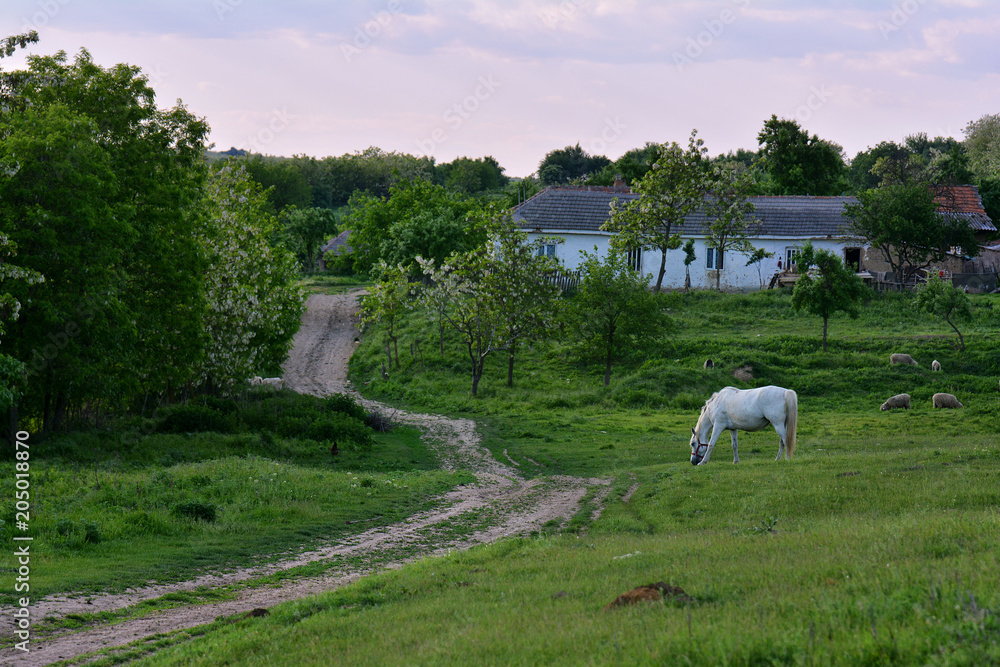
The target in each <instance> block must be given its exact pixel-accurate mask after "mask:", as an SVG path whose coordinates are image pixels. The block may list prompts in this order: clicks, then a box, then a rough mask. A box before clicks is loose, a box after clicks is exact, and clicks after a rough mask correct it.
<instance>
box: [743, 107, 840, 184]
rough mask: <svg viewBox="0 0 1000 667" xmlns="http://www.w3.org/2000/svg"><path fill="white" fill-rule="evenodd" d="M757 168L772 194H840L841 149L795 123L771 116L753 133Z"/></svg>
mask: <svg viewBox="0 0 1000 667" xmlns="http://www.w3.org/2000/svg"><path fill="white" fill-rule="evenodd" d="M757 143H758V145H759V146H761V166H762V168H763V169H764V171H765V172H766V173H767V174H768V175H769V177H770V179H771V188H772V192H771V193H770V194H776V195H806V194H809V195H820V196H828V195H837V194H840V193H841V192H843V191H844V189H845V187H846V182H845V180H844V176H845V171H846V166H845V165H844V158H843V149H842V148H841V147H840V146H838V145H837V144H834V143H832V142H830V141H826V140H823V139H820V138H819V137H818V136H816V135H815V134H814V135H812V136H809V133H808V132H806V131H805V130H803V129H802V128H801V127H799V124H798V122H796V121H794V120H790V119H778V117H777V116H771V118H770V120H767V121H765V122H764V128H763V129H762V130H761V131H760V132H759V133H758V134H757Z"/></svg>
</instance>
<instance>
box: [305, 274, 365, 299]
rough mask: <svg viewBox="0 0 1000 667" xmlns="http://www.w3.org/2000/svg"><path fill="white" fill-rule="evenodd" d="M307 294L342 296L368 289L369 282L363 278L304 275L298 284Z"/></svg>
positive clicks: (355, 276)
mask: <svg viewBox="0 0 1000 667" xmlns="http://www.w3.org/2000/svg"><path fill="white" fill-rule="evenodd" d="M299 284H300V285H301V286H302V288H303V289H304V290H305V291H306V293H307V294H343V293H344V292H350V291H351V290H355V289H362V288H365V287H368V286H369V285H370V284H371V281H370V280H368V278H367V277H365V276H357V275H350V276H338V275H334V274H332V273H314V274H309V275H306V276H305V277H303V278H302V280H301V281H300V283H299Z"/></svg>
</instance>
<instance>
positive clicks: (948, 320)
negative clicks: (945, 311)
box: [944, 317, 965, 352]
mask: <svg viewBox="0 0 1000 667" xmlns="http://www.w3.org/2000/svg"><path fill="white" fill-rule="evenodd" d="M944 321H945V322H947V323H948V324H950V325H951V328H952V329H954V330H955V333H957V334H958V345H959V347H960V348H961V349H962V352H965V338H963V337H962V332H961V331H959V330H958V327H956V326H955V324H954V323H953V322H952V321H951V320H950V319H949V318H947V317H946V318H944Z"/></svg>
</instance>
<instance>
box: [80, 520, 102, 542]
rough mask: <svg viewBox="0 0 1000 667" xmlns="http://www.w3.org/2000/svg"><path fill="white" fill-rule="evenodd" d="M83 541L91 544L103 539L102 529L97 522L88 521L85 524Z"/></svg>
mask: <svg viewBox="0 0 1000 667" xmlns="http://www.w3.org/2000/svg"><path fill="white" fill-rule="evenodd" d="M83 541H84V542H87V543H89V544H97V543H98V542H100V541H101V531H100V529H99V528H98V526H97V524H96V523H93V522H91V521H88V522H87V523H85V524H84V525H83Z"/></svg>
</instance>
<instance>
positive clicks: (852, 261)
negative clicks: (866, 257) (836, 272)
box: [844, 248, 861, 273]
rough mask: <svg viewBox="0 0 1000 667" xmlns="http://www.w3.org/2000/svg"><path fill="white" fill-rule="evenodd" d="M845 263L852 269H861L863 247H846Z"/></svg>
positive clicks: (856, 270) (857, 270) (855, 270)
mask: <svg viewBox="0 0 1000 667" xmlns="http://www.w3.org/2000/svg"><path fill="white" fill-rule="evenodd" d="M844 264H846V265H847V266H848V267H849V268H850V269H851V270H852V271H854V272H855V273H858V272H859V271H861V248H844Z"/></svg>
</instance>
